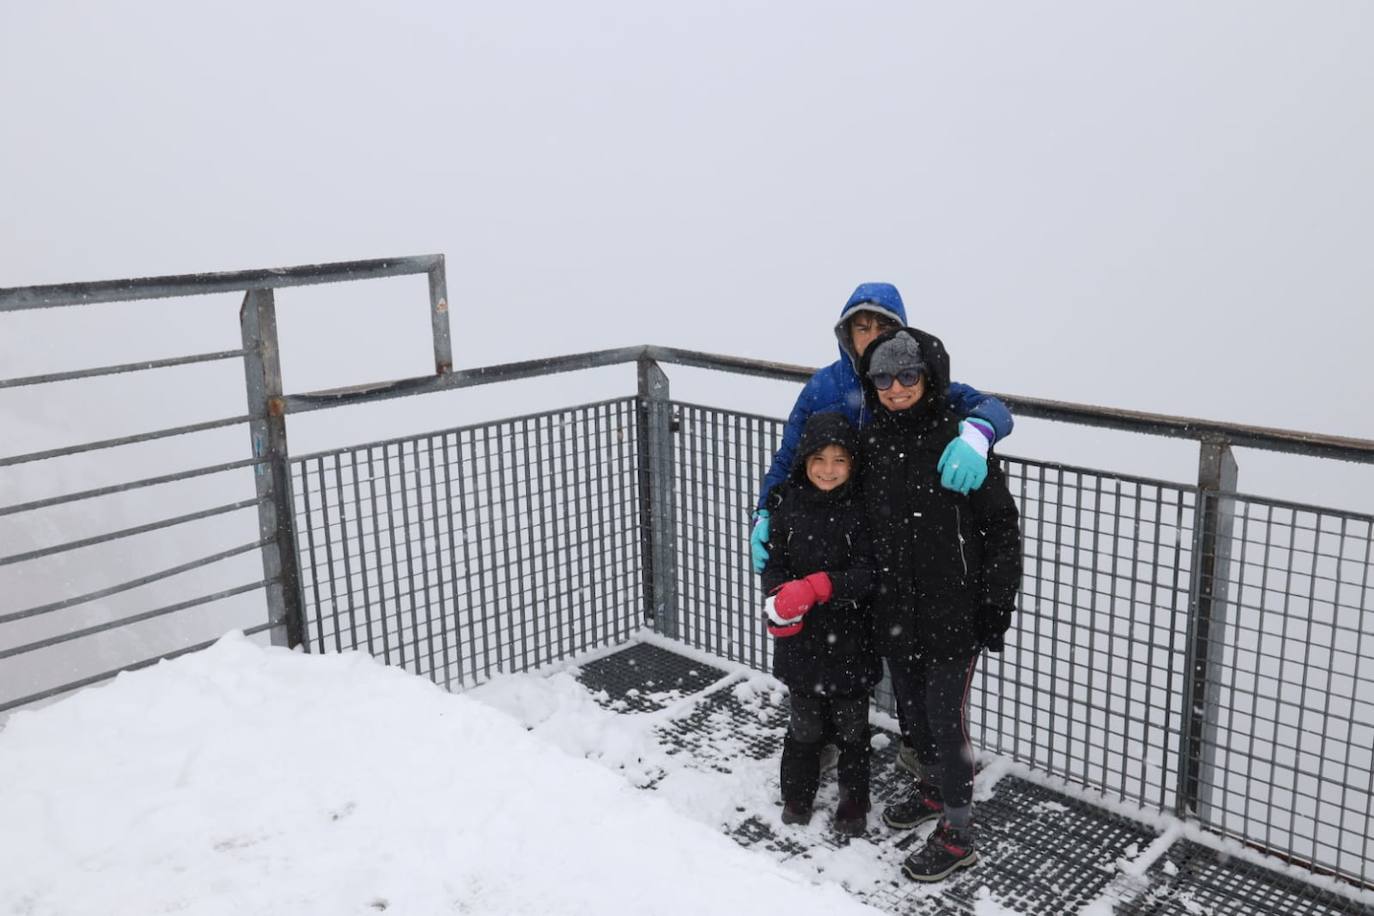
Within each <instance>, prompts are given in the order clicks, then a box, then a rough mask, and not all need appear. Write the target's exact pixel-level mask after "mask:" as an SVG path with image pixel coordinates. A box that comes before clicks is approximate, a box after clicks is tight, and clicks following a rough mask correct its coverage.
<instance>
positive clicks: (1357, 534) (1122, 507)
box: [673, 402, 1374, 885]
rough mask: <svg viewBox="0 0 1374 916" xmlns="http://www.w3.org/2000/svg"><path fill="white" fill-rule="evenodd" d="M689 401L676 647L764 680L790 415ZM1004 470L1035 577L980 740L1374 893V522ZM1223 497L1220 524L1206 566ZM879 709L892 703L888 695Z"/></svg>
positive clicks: (1021, 466)
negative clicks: (765, 476) (1373, 655)
mask: <svg viewBox="0 0 1374 916" xmlns="http://www.w3.org/2000/svg"><path fill="white" fill-rule="evenodd" d="M673 410H674V412H675V418H676V424H675V432H674V434H673V439H674V445H673V476H674V487H673V494H674V509H675V513H676V537H677V544H676V558H677V566H676V569H677V595H678V613H679V619H678V621H677V624H678V632H679V634H680V638H681V639H682V640H683V641H684V642H686V643H687V644H688V645H691V646H693V647H695V648H699V649H702V650H705V651H708V652H711V653H713V654H716V655H719V656H721V657H724V658H728V659H730V660H732V661H738V662H743V663H745V664H748V665H750V666H752V667H755V668H759V669H762V670H768V669H769V667H770V666H771V645H770V644H771V640H770V639H769V638H768V637H767V635H766V630H765V629H764V627H763V625H762V623H761V621H760V618H759V613H758V608H759V607H760V606H761V601H762V594H761V592H760V589H759V585H758V577H757V576H756V575H754V574H753V572H752V570H751V569H750V567H749V560H748V555H749V543H748V542H749V524H748V522H749V516H750V512H751V511H752V509H753V506H754V504H755V501H756V499H757V492H758V480H759V478H760V477H761V476H762V475H761V471H762V469H763V468H765V467H766V466H767V463H768V461H769V460H770V459H771V458H772V454H773V451H774V449H775V446H776V442H777V439H778V437H779V436H780V434H781V430H782V425H783V424H782V423H781V422H780V421H777V420H772V419H767V418H761V417H755V416H750V415H745V414H740V413H736V412H733V411H730V410H726V409H719V408H710V407H701V406H697V405H692V404H685V403H680V402H674V404H673ZM1002 460H1003V465H1004V468H1005V470H1006V473H1007V481H1008V486H1009V488H1010V489H1011V491H1012V494H1013V496H1014V497H1015V498H1016V501H1017V504H1018V506H1019V508H1020V511H1021V527H1022V535H1023V549H1024V551H1025V571H1024V578H1023V582H1022V593H1021V598H1020V608H1019V611H1020V613H1019V615H1018V618H1017V622H1016V627H1015V629H1014V630H1013V632H1012V633H1011V634H1009V636H1008V640H1007V647H1006V650H1005V651H1004V652H1003V653H1001V654H987V655H985V656H984V660H983V661H982V663H981V664H980V665H979V669H978V672H979V673H978V676H977V677H976V679H975V684H974V692H973V696H972V699H971V706H972V707H973V712H974V717H973V718H974V722H975V723H976V725H975V728H977V729H978V733H977V738H978V742H979V744H980V745H981V746H982V747H983V748H985V749H987V750H989V751H992V752H995V753H997V754H1000V755H1003V756H1006V757H1010V758H1012V759H1014V760H1017V761H1020V762H1022V763H1025V764H1027V765H1029V766H1032V767H1034V768H1036V769H1037V770H1040V771H1042V772H1045V773H1047V774H1050V775H1053V776H1057V777H1060V778H1062V779H1065V780H1066V781H1068V782H1071V783H1075V784H1078V785H1081V786H1084V787H1086V788H1089V789H1091V790H1094V791H1097V792H1100V793H1102V794H1103V795H1105V796H1108V797H1112V798H1118V799H1121V800H1124V801H1126V802H1129V803H1131V804H1133V805H1138V806H1140V807H1143V808H1146V809H1157V810H1161V811H1169V812H1173V811H1179V810H1182V811H1184V812H1185V813H1189V814H1194V813H1195V814H1196V815H1197V816H1198V818H1199V820H1200V822H1201V823H1202V824H1203V825H1205V826H1207V827H1209V828H1211V829H1214V830H1216V831H1218V832H1220V833H1222V834H1226V835H1230V836H1233V837H1236V838H1238V839H1240V840H1242V841H1244V842H1248V843H1251V844H1252V845H1256V846H1258V847H1260V848H1263V849H1266V850H1268V851H1271V852H1276V853H1279V854H1281V855H1286V856H1289V857H1291V858H1292V859H1293V860H1294V861H1297V862H1301V863H1306V864H1308V865H1309V866H1310V867H1313V868H1315V869H1316V870H1318V871H1327V872H1331V873H1335V874H1338V875H1340V876H1342V877H1346V878H1350V879H1353V880H1355V881H1357V882H1359V883H1363V884H1366V885H1367V884H1368V883H1369V882H1370V880H1371V878H1374V874H1372V873H1371V870H1370V862H1371V840H1370V836H1371V834H1374V817H1372V816H1371V812H1372V810H1374V809H1372V808H1371V804H1374V802H1372V801H1371V799H1374V750H1371V748H1374V683H1372V681H1374V672H1369V671H1364V672H1362V671H1361V670H1360V667H1359V662H1360V660H1361V659H1362V658H1364V657H1365V656H1366V655H1367V654H1368V653H1369V652H1370V650H1371V648H1372V647H1374V598H1372V597H1371V587H1370V581H1369V579H1370V569H1371V566H1370V559H1371V553H1372V552H1374V549H1372V548H1371V541H1374V535H1372V534H1371V528H1374V519H1370V518H1369V517H1365V516H1357V515H1352V514H1349V513H1339V512H1330V511H1325V510H1320V509H1315V508H1312V507H1299V506H1288V505H1285V504H1282V503H1275V502H1266V501H1262V500H1256V499H1251V498H1248V497H1234V496H1230V495H1227V496H1226V497H1224V498H1221V497H1218V496H1217V494H1215V493H1210V492H1206V491H1201V490H1199V489H1198V488H1196V487H1188V486H1180V485H1178V484H1171V483H1164V482H1160V481H1154V480H1148V479H1142V478H1133V477H1126V476H1118V475H1112V474H1109V473H1105V472H1100V471H1092V470H1087V469H1083V468H1073V467H1066V466H1062V465H1056V464H1048V463H1043V462H1037V461H1028V460H1023V459H1016V458H1004V459H1002ZM1218 499H1222V501H1223V503H1224V504H1225V505H1224V506H1221V507H1218V506H1216V505H1215V501H1216V500H1218ZM1216 508H1222V509H1224V511H1223V512H1222V513H1221V517H1222V519H1223V520H1224V521H1225V522H1226V523H1225V524H1224V525H1223V526H1222V527H1221V529H1220V531H1219V534H1218V536H1217V538H1216V540H1215V542H1214V543H1215V547H1214V548H1207V557H1206V559H1207V560H1208V561H1209V562H1206V563H1204V562H1200V559H1201V557H1199V551H1201V550H1203V549H1204V546H1203V545H1207V544H1209V543H1213V542H1209V541H1207V540H1205V539H1203V538H1202V537H1201V534H1200V532H1199V530H1198V528H1199V525H1200V520H1201V519H1202V518H1203V517H1205V516H1207V514H1208V512H1209V511H1210V510H1214V509H1216ZM1214 554H1215V555H1214ZM1213 580H1215V581H1213ZM1202 594H1209V595H1211V596H1212V598H1213V600H1212V602H1211V606H1210V614H1211V619H1210V628H1206V629H1203V628H1201V625H1200V623H1199V620H1198V615H1199V613H1200V609H1202V608H1203V607H1204V605H1203V604H1202V603H1201V602H1200V601H1199V595H1202ZM1197 666H1201V667H1200V668H1198V667H1197ZM1367 667H1368V666H1366V668H1367ZM1195 670H1198V671H1201V672H1202V673H1204V674H1205V675H1206V677H1205V679H1204V681H1205V688H1203V690H1202V693H1198V692H1197V690H1196V689H1195V688H1194V685H1193V684H1190V679H1191V672H1193V671H1195ZM877 702H878V704H879V706H880V707H882V708H885V709H886V710H888V711H889V712H890V711H891V710H892V705H891V696H890V694H889V693H887V692H886V691H885V690H884V689H882V688H880V690H879V691H878V696H877ZM1190 735H1191V736H1194V737H1190ZM1190 779H1191V780H1192V781H1193V784H1190V782H1189V780H1190Z"/></svg>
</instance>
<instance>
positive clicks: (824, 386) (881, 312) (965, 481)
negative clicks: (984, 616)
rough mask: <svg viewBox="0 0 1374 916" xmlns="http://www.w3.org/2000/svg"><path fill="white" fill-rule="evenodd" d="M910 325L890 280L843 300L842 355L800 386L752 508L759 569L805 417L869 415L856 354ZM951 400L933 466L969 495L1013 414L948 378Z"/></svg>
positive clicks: (858, 418)
mask: <svg viewBox="0 0 1374 916" xmlns="http://www.w3.org/2000/svg"><path fill="white" fill-rule="evenodd" d="M906 323H907V320H906V306H905V305H903V304H902V295H901V293H899V292H897V287H895V286H893V285H892V284H891V283H860V284H859V286H858V287H857V288H856V289H855V290H854V294H853V295H852V296H850V297H849V301H848V302H846V303H845V304H844V308H843V309H842V310H841V311H840V320H839V321H837V322H835V337H836V338H837V339H838V340H839V344H840V358H839V359H837V360H836V361H835V362H833V363H831V364H830V365H828V366H826V367H825V368H823V369H820V370H818V371H817V372H816V374H815V375H813V376H811V379H810V381H808V382H807V383H806V386H805V387H804V388H802V392H801V394H800V395H798V396H797V403H796V405H795V406H794V407H793V408H792V413H791V415H790V416H788V418H787V426H786V427H785V428H784V429H783V431H782V444H781V445H779V446H778V452H777V454H776V455H774V456H773V463H772V464H771V465H770V466H769V468H768V473H767V474H766V475H764V478H763V487H762V489H761V492H760V493H759V502H758V508H757V509H756V510H755V511H754V530H753V532H752V533H751V534H750V538H749V552H750V556H751V559H752V561H753V565H754V571H755V572H762V571H763V567H764V564H766V563H767V562H768V548H767V546H766V545H767V542H768V509H767V508H765V507H766V506H767V504H768V503H767V500H768V494H769V493H770V492H771V491H772V489H773V488H774V487H775V486H777V485H778V484H779V483H781V482H782V481H784V480H786V479H787V475H788V474H789V473H790V472H791V470H792V462H793V460H794V458H795V454H796V450H797V441H798V439H799V438H800V437H801V431H802V428H803V427H804V426H806V419H807V417H809V416H811V415H812V414H813V413H820V412H821V411H826V410H833V411H838V412H840V413H842V414H844V415H845V416H846V417H848V418H849V420H850V421H851V422H852V423H854V424H855V425H856V426H858V427H860V428H862V427H863V426H864V425H865V424H866V423H867V422H868V419H869V417H868V411H867V410H866V409H865V407H864V395H863V388H862V386H861V385H860V384H859V374H858V370H857V366H858V363H859V357H860V356H862V355H863V353H864V350H866V349H867V348H868V345H869V344H870V343H872V342H873V340H874V338H876V337H877V336H878V335H879V334H881V333H883V332H884V331H890V330H892V329H893V328H900V327H904V326H905V325H906ZM949 403H950V406H952V407H953V408H954V410H955V412H956V413H958V414H960V415H961V416H963V417H964V421H963V422H961V423H960V424H959V435H958V437H957V438H955V439H953V440H951V441H950V443H949V445H947V446H945V450H944V454H942V455H941V456H940V461H939V464H938V465H937V466H936V469H937V470H938V471H940V483H941V485H942V486H944V487H945V488H946V489H949V490H954V491H956V492H959V493H968V492H969V491H970V490H976V489H978V487H980V486H982V483H983V480H984V479H985V478H986V477H987V475H988V457H987V456H988V447H989V446H990V445H991V444H992V443H994V442H1000V441H1001V440H1003V439H1005V438H1006V437H1007V436H1009V435H1011V429H1012V418H1011V412H1010V411H1009V410H1007V405H1005V404H1003V403H1002V402H1001V401H999V400H997V398H994V397H989V396H988V395H985V394H982V393H981V392H979V391H978V390H977V389H975V388H970V387H969V386H968V385H964V384H961V383H959V382H951V383H950V386H949Z"/></svg>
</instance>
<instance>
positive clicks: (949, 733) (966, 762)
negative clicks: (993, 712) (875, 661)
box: [887, 653, 978, 808]
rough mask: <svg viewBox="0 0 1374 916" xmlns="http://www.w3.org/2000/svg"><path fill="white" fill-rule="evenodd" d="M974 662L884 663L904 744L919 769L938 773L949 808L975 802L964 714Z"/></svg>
mask: <svg viewBox="0 0 1374 916" xmlns="http://www.w3.org/2000/svg"><path fill="white" fill-rule="evenodd" d="M977 661H978V656H977V655H976V654H975V655H973V656H972V657H970V658H965V659H958V660H955V661H952V662H950V661H931V660H929V659H927V658H925V657H924V656H922V655H920V654H919V653H911V654H900V655H895V656H888V659H887V670H888V674H889V675H890V676H891V678H892V695H893V698H894V699H895V700H896V701H897V712H898V715H897V719H898V723H899V724H900V725H901V729H902V740H903V741H905V742H906V743H907V745H908V746H910V747H911V748H913V749H914V750H915V751H916V756H917V757H918V758H920V761H921V763H922V764H924V765H925V766H926V767H929V768H932V769H938V771H939V772H940V774H941V785H940V787H939V788H940V791H941V794H942V796H943V798H944V801H945V805H946V807H950V808H962V807H966V806H967V805H969V804H970V803H971V802H972V800H973V744H972V743H971V742H970V741H969V736H968V720H967V718H966V716H965V711H966V709H967V705H968V692H969V687H970V686H971V685H972V684H973V667H974V664H975V663H976V662H977Z"/></svg>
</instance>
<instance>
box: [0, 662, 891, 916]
mask: <svg viewBox="0 0 1374 916" xmlns="http://www.w3.org/2000/svg"><path fill="white" fill-rule="evenodd" d="M603 737H606V738H607V739H608V740H610V736H603ZM0 786H2V787H3V791H0V825H3V829H0V863H3V867H0V913H5V914H31V916H47V914H51V916H58V914H60V916H79V914H101V916H112V914H130V916H133V914H138V916H146V914H152V913H173V912H175V913H195V914H219V913H224V914H230V913H233V914H241V913H254V914H292V916H299V914H308V913H321V914H326V913H327V914H332V916H338V914H347V913H357V914H369V913H371V914H375V913H379V912H387V913H397V914H402V913H405V914H439V913H491V914H496V913H500V914H520V913H530V914H548V913H589V914H591V913H595V914H598V916H605V914H609V913H637V914H641V913H682V914H690V916H703V914H709V913H726V912H747V913H750V914H751V916H758V914H764V913H778V914H787V916H802V914H807V913H817V914H820V913H826V914H843V913H860V912H873V911H872V910H871V909H869V908H867V907H864V906H862V905H861V904H860V903H858V902H856V901H855V900H854V899H852V898H851V897H850V896H849V895H847V894H846V893H845V892H844V891H843V890H842V889H841V888H840V887H838V886H836V885H834V884H821V885H814V884H812V883H810V882H808V881H807V880H805V879H803V878H802V877H800V876H798V875H797V874H795V873H791V872H788V871H787V870H785V869H784V868H782V867H781V866H779V865H778V864H776V863H774V862H773V861H771V860H769V859H767V858H764V857H760V856H758V855H753V854H751V853H750V852H748V851H747V850H744V849H742V848H740V847H739V846H737V845H736V844H735V843H733V842H732V841H731V840H729V839H728V838H726V837H724V836H722V835H721V834H720V833H719V832H717V831H715V830H712V829H710V828H709V827H707V826H705V825H702V824H699V823H696V822H694V821H692V820H690V819H688V818H685V817H682V816H681V815H679V814H677V813H675V812H674V810H673V808H672V807H671V806H670V805H669V804H668V803H667V801H666V800H664V799H663V798H659V797H655V795H654V794H653V793H645V792H641V791H638V790H636V789H635V788H634V787H633V786H632V785H630V784H629V783H627V782H626V781H625V780H624V779H623V778H621V777H619V776H616V775H614V774H612V773H610V772H608V771H607V770H606V769H605V768H604V767H601V766H598V765H597V764H595V763H593V762H589V761H586V760H579V759H574V758H572V757H570V756H569V755H568V754H566V753H564V752H562V751H561V750H559V749H558V747H556V746H555V744H554V742H552V741H550V740H548V739H547V738H546V737H544V736H542V735H540V734H538V733H535V734H531V733H530V732H528V731H526V729H524V728H523V727H521V725H520V724H519V723H517V722H516V721H514V720H513V719H512V718H511V717H510V716H508V715H506V714H504V713H502V712H500V711H498V710H496V709H493V708H492V707H491V706H488V705H484V704H483V703H480V702H477V701H476V700H474V699H472V698H470V697H467V696H460V695H453V694H448V693H445V692H444V691H442V690H440V689H439V688H437V687H435V686H434V685H433V684H431V683H429V682H428V681H425V680H422V679H420V678H417V677H413V676H411V675H408V674H405V673H403V672H400V671H398V670H395V669H391V668H386V667H384V666H382V665H381V664H378V663H376V662H374V661H373V660H372V659H370V658H369V657H367V656H366V655H361V654H356V653H347V654H343V655H327V656H309V655H302V654H298V653H290V652H287V651H285V650H280V649H270V648H268V649H264V648H261V647H259V646H256V645H254V644H252V643H251V642H249V641H247V640H245V639H244V638H242V637H240V636H234V635H231V636H228V637H225V638H224V639H223V640H221V641H220V642H219V643H217V644H216V645H215V646H213V647H212V648H210V649H208V650H205V651H203V652H200V653H196V654H193V655H188V656H186V657H184V658H181V659H178V660H176V661H173V662H168V663H164V664H161V665H158V666H156V667H154V668H151V669H147V670H144V671H140V672H135V673H132V674H125V675H121V676H120V677H119V678H117V679H116V680H115V681H114V682H113V683H111V684H109V685H108V686H105V687H101V688H97V689H92V690H87V691H85V692H83V693H80V694H78V695H76V696H74V697H72V698H70V699H68V700H65V701H63V702H61V703H57V704H54V705H53V706H50V707H48V708H45V709H42V710H39V711H36V712H30V713H20V714H17V715H15V716H13V717H12V718H11V719H10V720H9V722H8V723H7V725H6V728H5V729H4V731H3V732H0Z"/></svg>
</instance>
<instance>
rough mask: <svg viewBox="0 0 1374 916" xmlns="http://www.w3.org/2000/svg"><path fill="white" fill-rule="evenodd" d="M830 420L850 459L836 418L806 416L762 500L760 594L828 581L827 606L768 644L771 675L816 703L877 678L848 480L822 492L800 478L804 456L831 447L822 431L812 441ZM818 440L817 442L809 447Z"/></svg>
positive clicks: (864, 549)
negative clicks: (787, 468)
mask: <svg viewBox="0 0 1374 916" xmlns="http://www.w3.org/2000/svg"><path fill="white" fill-rule="evenodd" d="M835 420H838V421H840V423H843V425H844V428H845V429H846V430H848V431H849V432H848V436H849V449H850V452H851V454H854V453H855V452H856V451H857V441H856V440H857V437H856V436H855V434H854V432H853V427H852V426H850V425H849V421H848V420H846V419H845V418H844V417H843V416H841V415H840V414H835V413H821V414H814V415H812V417H811V418H810V419H809V420H808V422H807V426H806V430H805V431H804V432H803V434H802V439H801V444H800V447H799V448H798V449H797V453H798V454H797V459H796V464H795V466H794V467H793V470H792V473H791V475H790V476H789V477H788V478H787V480H786V481H785V482H784V483H783V484H782V485H781V486H778V487H775V488H774V490H773V492H772V493H771V494H769V511H770V513H771V516H772V518H771V523H770V527H769V539H768V564H767V565H766V566H765V567H764V569H763V588H764V592H765V594H771V593H772V592H773V591H774V590H775V589H776V588H777V587H778V586H780V585H782V584H783V583H784V582H787V581H789V580H792V579H801V578H804V577H805V576H808V575H810V574H811V573H815V572H824V573H826V574H828V575H829V577H830V582H831V586H832V588H833V593H832V595H831V598H830V601H828V602H827V603H825V604H818V605H816V606H815V607H813V608H812V609H811V610H810V611H809V612H807V614H806V616H805V617H804V618H803V624H802V630H801V632H800V633H798V634H797V635H795V636H787V637H783V638H779V639H776V640H774V644H773V676H774V677H776V678H777V679H778V680H780V681H782V682H783V683H784V684H786V685H787V686H788V688H789V689H790V690H792V691H794V692H795V691H802V692H804V693H805V694H806V695H809V696H818V697H852V696H859V695H862V694H864V693H866V692H867V691H869V690H871V689H872V688H873V686H874V685H876V684H877V683H878V681H879V680H880V679H881V678H882V662H881V661H880V660H879V658H878V655H877V653H876V651H875V650H874V646H873V615H872V612H871V610H870V607H869V597H870V596H871V594H872V592H873V588H874V585H875V583H876V579H877V577H876V575H875V572H874V567H873V548H872V543H871V541H870V538H869V534H868V521H867V519H866V517H865V515H864V507H863V500H862V498H861V497H860V494H859V491H858V486H857V482H856V480H855V479H854V478H853V477H851V478H850V480H849V481H848V482H847V483H845V484H842V485H841V486H839V487H837V488H836V489H834V490H831V491H830V492H828V493H827V492H823V491H821V490H818V489H816V487H814V486H813V485H812V484H811V482H810V481H809V480H807V478H806V457H807V456H808V455H810V454H811V453H812V452H815V451H816V450H817V449H818V448H820V447H823V446H824V445H826V444H828V443H829V442H831V441H836V440H835V439H834V438H829V437H826V436H825V435H824V432H825V431H824V430H823V429H822V430H821V432H820V434H817V430H816V427H818V426H819V427H824V426H825V425H826V424H832V425H833V423H834V421H835ZM808 433H812V434H813V435H811V436H808V435H807V434H808ZM820 439H824V440H825V441H820V444H819V445H818V444H816V443H817V441H818V440H820ZM855 457H856V458H857V455H856V456H855Z"/></svg>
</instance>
